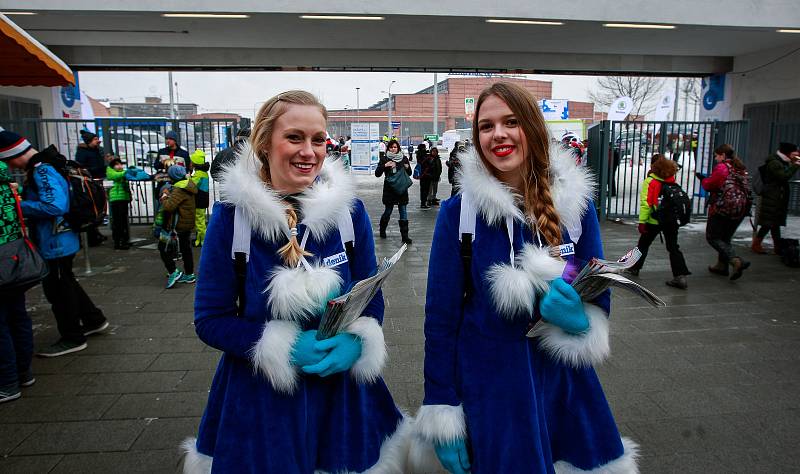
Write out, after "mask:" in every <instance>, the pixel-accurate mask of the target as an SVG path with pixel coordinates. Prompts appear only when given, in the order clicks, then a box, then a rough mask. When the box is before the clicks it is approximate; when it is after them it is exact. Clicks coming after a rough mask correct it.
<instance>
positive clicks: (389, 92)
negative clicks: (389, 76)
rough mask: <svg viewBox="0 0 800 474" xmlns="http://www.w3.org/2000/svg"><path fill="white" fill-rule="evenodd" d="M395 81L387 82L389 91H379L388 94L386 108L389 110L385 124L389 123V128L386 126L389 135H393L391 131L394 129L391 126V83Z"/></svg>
mask: <svg viewBox="0 0 800 474" xmlns="http://www.w3.org/2000/svg"><path fill="white" fill-rule="evenodd" d="M395 82H397V81H392V82H390V83H389V91H388V92H387V91H381V92H384V93H386V94H387V95H388V96H389V102H388V105H389V106H388V108H387V110H388V112H389V113H388V122H387V124H388V125H389V128H388V130H389V131H388V133H387V135H389V137H391V136H392V135H393V133H392V132H393V131H394V129H393V128H392V84H394V83H395Z"/></svg>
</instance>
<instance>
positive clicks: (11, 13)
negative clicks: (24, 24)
mask: <svg viewBox="0 0 800 474" xmlns="http://www.w3.org/2000/svg"><path fill="white" fill-rule="evenodd" d="M37 14H38V13H36V12H0V15H6V16H9V15H37Z"/></svg>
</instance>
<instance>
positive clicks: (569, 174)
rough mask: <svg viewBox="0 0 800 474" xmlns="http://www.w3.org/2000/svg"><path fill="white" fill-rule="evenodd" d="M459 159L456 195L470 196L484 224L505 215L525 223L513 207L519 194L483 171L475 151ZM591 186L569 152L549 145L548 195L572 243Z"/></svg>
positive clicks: (591, 195)
mask: <svg viewBox="0 0 800 474" xmlns="http://www.w3.org/2000/svg"><path fill="white" fill-rule="evenodd" d="M459 158H460V160H461V162H462V163H463V166H462V167H461V169H460V170H459V171H458V173H459V183H461V191H460V192H461V193H469V194H470V197H471V198H472V202H473V203H474V204H475V207H476V209H477V211H478V213H479V214H481V215H482V216H483V218H484V219H485V220H486V222H488V223H489V224H495V223H498V222H501V221H502V220H504V219H505V218H506V216H509V215H511V216H514V218H515V219H519V220H521V221H525V218H524V216H523V215H522V211H520V209H519V207H518V206H517V203H518V202H519V199H520V197H519V195H517V194H516V193H515V192H514V191H513V190H512V189H511V188H510V187H508V186H507V185H505V184H504V183H502V182H501V181H500V180H498V179H497V178H495V177H494V175H492V174H491V172H489V170H487V169H486V167H485V166H484V164H483V162H482V161H481V159H480V157H479V156H478V152H477V150H476V149H475V148H471V149H469V150H468V151H466V152H464V153H462V154H461V155H460V156H459ZM595 187H596V185H595V181H594V179H593V177H592V174H591V172H590V171H589V170H588V169H587V168H584V167H580V166H578V165H576V164H575V157H574V156H573V154H572V152H571V151H570V150H568V149H567V148H565V147H563V146H562V145H561V144H553V145H551V146H550V194H551V195H552V196H553V204H554V205H555V208H556V213H558V216H559V218H560V219H561V223H562V225H563V226H564V227H566V228H567V231H568V232H569V233H570V237H572V238H573V241H575V242H577V240H578V238H579V237H580V229H581V218H582V217H583V214H584V212H586V209H587V208H588V207H589V204H590V203H591V202H592V200H593V199H594V194H595ZM576 233H577V235H574V234H576Z"/></svg>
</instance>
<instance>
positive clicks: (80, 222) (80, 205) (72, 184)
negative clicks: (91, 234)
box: [40, 145, 106, 232]
mask: <svg viewBox="0 0 800 474" xmlns="http://www.w3.org/2000/svg"><path fill="white" fill-rule="evenodd" d="M44 153H45V154H44V155H42V157H41V159H40V161H41V162H42V163H45V164H48V165H50V166H52V167H53V168H55V170H56V171H58V173H59V174H60V175H61V176H63V177H64V179H66V180H67V185H68V187H69V211H67V213H66V214H65V215H64V219H65V220H66V221H67V223H68V224H69V227H70V229H72V230H73V231H75V232H81V231H84V230H86V229H87V228H89V227H92V226H95V225H101V224H102V223H103V218H104V217H105V215H106V191H105V189H104V188H103V183H102V181H99V180H98V181H95V180H93V179H92V174H91V173H89V170H88V169H87V168H85V167H83V166H81V164H80V163H78V162H77V161H73V160H68V159H67V158H66V157H64V155H62V154H61V153H59V152H58V150H56V148H55V147H54V146H53V145H50V146H49V147H47V148H46V149H45V150H44Z"/></svg>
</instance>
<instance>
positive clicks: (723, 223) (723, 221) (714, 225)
mask: <svg viewBox="0 0 800 474" xmlns="http://www.w3.org/2000/svg"><path fill="white" fill-rule="evenodd" d="M743 219H744V217H739V218H735V219H732V218H730V217H725V216H720V215H714V216H709V218H708V222H707V223H706V241H707V242H708V244H709V245H711V246H712V247H714V250H716V251H717V253H718V254H719V261H720V262H722V263H725V264H727V263H728V262H730V261H731V259H732V258H735V257H736V251H735V250H734V249H733V245H732V244H731V239H732V238H733V234H735V233H736V229H738V228H739V224H741V223H742V220H743Z"/></svg>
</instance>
